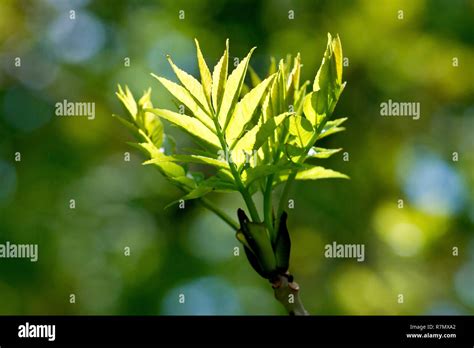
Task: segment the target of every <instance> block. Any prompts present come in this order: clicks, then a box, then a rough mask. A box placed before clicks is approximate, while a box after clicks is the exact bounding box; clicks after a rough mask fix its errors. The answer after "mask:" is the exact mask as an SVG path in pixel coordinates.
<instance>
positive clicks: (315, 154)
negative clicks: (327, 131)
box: [308, 146, 342, 158]
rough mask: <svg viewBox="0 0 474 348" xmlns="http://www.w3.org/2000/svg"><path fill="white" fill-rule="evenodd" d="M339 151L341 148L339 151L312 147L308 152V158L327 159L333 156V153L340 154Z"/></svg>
mask: <svg viewBox="0 0 474 348" xmlns="http://www.w3.org/2000/svg"><path fill="white" fill-rule="evenodd" d="M341 150H342V148H340V149H325V148H322V147H315V146H313V147H312V148H311V149H310V150H309V152H308V157H311V158H329V157H331V156H332V155H334V154H335V153H338V152H340V151H341Z"/></svg>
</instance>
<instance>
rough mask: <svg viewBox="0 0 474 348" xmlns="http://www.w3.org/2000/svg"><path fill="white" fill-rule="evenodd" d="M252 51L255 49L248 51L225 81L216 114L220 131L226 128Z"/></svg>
mask: <svg viewBox="0 0 474 348" xmlns="http://www.w3.org/2000/svg"><path fill="white" fill-rule="evenodd" d="M254 50H255V47H254V48H252V49H251V50H250V52H249V53H248V54H247V56H246V57H245V58H244V59H242V61H241V62H240V63H239V65H237V67H236V68H235V69H234V70H233V71H232V73H231V74H230V75H229V78H228V79H227V83H226V85H225V89H224V93H223V96H222V103H221V105H220V108H219V113H218V120H219V124H220V125H221V127H222V129H225V128H226V126H227V122H228V121H229V119H230V115H231V114H232V112H233V108H234V106H235V103H236V102H237V99H238V98H239V95H240V90H241V88H242V84H243V82H244V79H245V74H246V73H247V67H248V65H249V60H250V57H251V56H252V53H253V51H254Z"/></svg>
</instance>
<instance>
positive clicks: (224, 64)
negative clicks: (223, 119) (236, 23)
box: [211, 39, 229, 113]
mask: <svg viewBox="0 0 474 348" xmlns="http://www.w3.org/2000/svg"><path fill="white" fill-rule="evenodd" d="M225 46H226V49H225V51H224V54H223V55H222V57H221V59H220V60H219V62H218V63H217V64H216V66H215V67H214V70H213V72H212V91H211V92H212V93H211V94H212V105H213V106H214V111H215V112H216V113H217V112H218V111H219V107H220V106H221V102H222V96H223V94H224V89H225V85H226V82H227V69H228V65H229V39H227V40H226V42H225Z"/></svg>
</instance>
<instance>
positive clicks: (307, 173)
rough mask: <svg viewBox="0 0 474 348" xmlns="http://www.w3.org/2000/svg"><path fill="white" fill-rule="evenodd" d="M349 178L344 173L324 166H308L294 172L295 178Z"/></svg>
mask: <svg viewBox="0 0 474 348" xmlns="http://www.w3.org/2000/svg"><path fill="white" fill-rule="evenodd" d="M332 178H340V179H349V177H348V176H347V175H346V174H342V173H339V172H337V171H335V170H332V169H327V168H324V167H309V168H307V169H305V170H301V171H299V172H298V173H297V174H296V178H295V179H296V180H318V179H332Z"/></svg>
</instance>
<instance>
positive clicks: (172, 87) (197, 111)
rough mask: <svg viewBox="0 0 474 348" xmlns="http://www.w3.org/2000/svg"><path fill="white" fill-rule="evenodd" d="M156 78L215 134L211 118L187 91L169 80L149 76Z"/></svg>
mask: <svg viewBox="0 0 474 348" xmlns="http://www.w3.org/2000/svg"><path fill="white" fill-rule="evenodd" d="M151 75H152V76H153V77H154V78H156V79H157V80H158V81H159V82H160V83H161V84H162V85H163V86H164V87H165V88H166V89H167V90H168V92H170V93H171V94H172V95H173V96H174V97H175V98H176V99H177V100H178V101H179V102H180V103H182V104H184V106H186V108H187V109H188V110H189V111H191V113H192V114H193V116H195V117H196V118H197V119H198V120H199V121H201V122H202V123H203V124H204V125H205V126H206V127H207V128H209V129H210V130H212V131H213V132H215V126H214V122H213V121H212V119H211V117H210V116H209V115H208V114H207V113H206V112H205V111H204V110H203V109H202V108H201V107H200V106H199V104H198V103H196V101H195V99H194V98H193V97H192V96H191V95H190V94H189V92H188V90H187V89H186V88H184V87H182V86H180V85H178V84H176V83H174V82H172V81H170V80H167V79H165V78H163V77H160V76H156V75H155V74H151Z"/></svg>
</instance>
